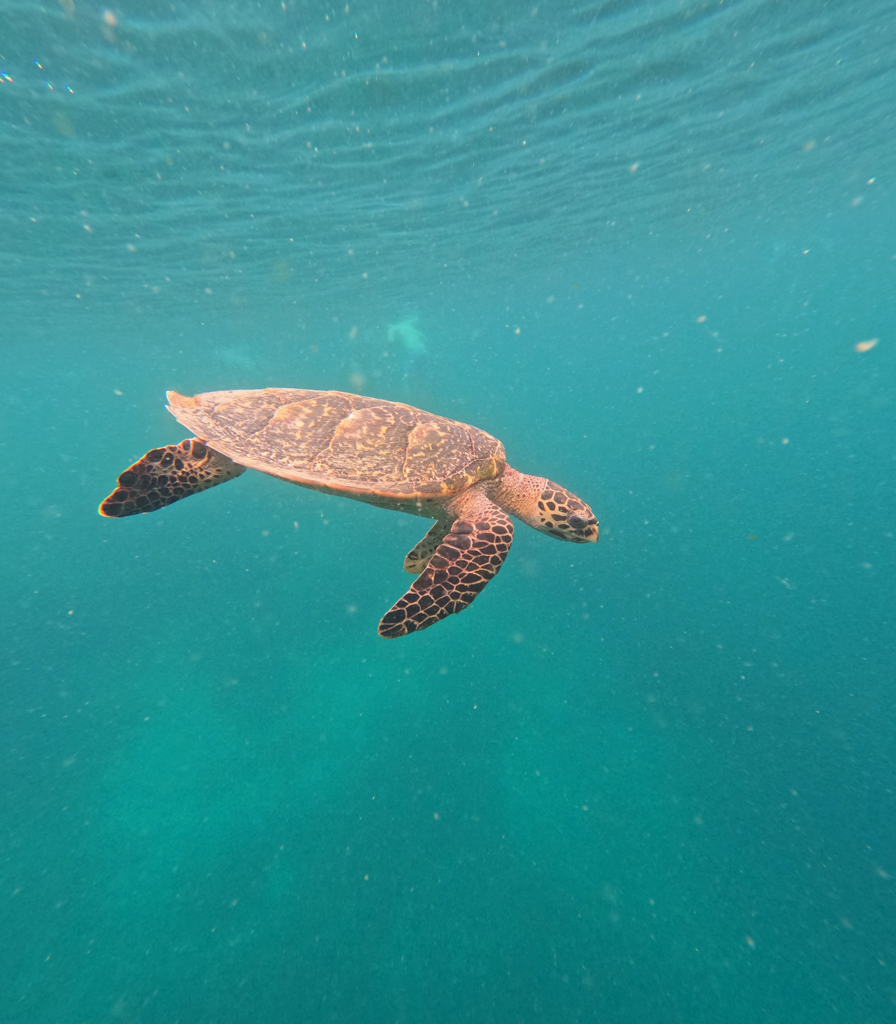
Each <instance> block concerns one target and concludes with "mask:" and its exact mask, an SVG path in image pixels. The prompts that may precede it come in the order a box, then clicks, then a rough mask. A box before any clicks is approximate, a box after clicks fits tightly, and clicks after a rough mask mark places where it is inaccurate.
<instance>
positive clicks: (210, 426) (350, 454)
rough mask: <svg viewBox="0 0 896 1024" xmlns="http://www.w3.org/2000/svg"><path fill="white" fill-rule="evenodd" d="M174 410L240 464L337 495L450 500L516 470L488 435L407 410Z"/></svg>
mask: <svg viewBox="0 0 896 1024" xmlns="http://www.w3.org/2000/svg"><path fill="white" fill-rule="evenodd" d="M169 400H170V401H171V411H172V412H173V413H174V415H175V416H176V417H177V419H178V420H179V421H180V422H181V423H182V424H183V425H184V426H186V427H189V428H190V429H191V430H193V431H194V432H195V433H197V434H199V435H200V436H201V437H203V438H205V439H206V441H207V442H208V443H209V444H210V445H212V446H213V447H214V448H215V449H217V450H218V451H221V452H223V453H225V454H226V455H228V456H229V457H230V458H231V459H233V460H234V461H235V462H239V463H240V464H241V465H245V466H249V467H251V468H253V469H260V470H262V471H263V472H266V473H271V474H273V475H275V476H282V477H284V478H285V479H290V480H293V481H295V482H297V483H301V484H304V485H306V486H309V487H318V488H320V489H322V490H328V491H331V492H332V493H336V494H339V493H345V494H355V495H360V494H364V495H369V496H371V497H377V498H381V499H383V500H384V501H388V500H397V501H406V500H409V499H410V500H413V499H414V498H420V499H423V500H425V499H434V500H441V499H443V498H445V497H448V496H451V495H454V494H457V493H459V492H460V491H462V490H464V489H465V488H466V487H469V486H470V485H471V484H473V483H476V482H477V481H479V480H486V479H491V478H493V477H496V476H498V475H500V473H502V472H503V471H504V467H505V465H506V460H505V456H504V447H503V445H502V444H501V442H500V441H498V440H496V439H495V438H494V437H492V436H491V435H489V434H487V433H486V432H485V431H483V430H479V429H478V428H477V427H471V426H468V425H466V424H464V423H459V422H457V421H456V420H451V419H447V418H445V417H442V416H434V415H433V414H431V413H428V412H424V411H423V410H421V409H415V408H413V407H412V406H409V405H403V404H402V403H400V402H387V401H383V400H381V399H376V398H366V397H364V396H361V395H351V394H348V393H346V392H341V391H305V390H295V389H288V388H266V389H265V390H263V391H218V392H208V393H206V394H199V395H196V396H194V397H193V398H184V397H183V396H180V395H174V394H173V393H172V394H169Z"/></svg>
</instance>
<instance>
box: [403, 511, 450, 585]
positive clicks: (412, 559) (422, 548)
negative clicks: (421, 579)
mask: <svg viewBox="0 0 896 1024" xmlns="http://www.w3.org/2000/svg"><path fill="white" fill-rule="evenodd" d="M450 529H451V520H450V519H439V520H438V522H437V523H436V524H435V526H433V528H432V529H431V530H430V531H429V533H427V535H426V536H425V537H424V538H423V540H421V541H420V543H419V544H417V545H415V546H414V547H413V548H412V549H411V550H410V551H409V552H408V553H407V554H406V555H405V556H404V571H405V572H412V573H413V574H414V575H415V576H419V575H420V573H421V572H423V570H424V569H425V568H426V567H427V566H428V565H429V560H430V558H432V556H433V555H434V554H435V553H436V551H437V550H438V547H439V545H440V544H441V543H442V541H443V540H444V539H445V537H446V535H447V533H448V531H449V530H450Z"/></svg>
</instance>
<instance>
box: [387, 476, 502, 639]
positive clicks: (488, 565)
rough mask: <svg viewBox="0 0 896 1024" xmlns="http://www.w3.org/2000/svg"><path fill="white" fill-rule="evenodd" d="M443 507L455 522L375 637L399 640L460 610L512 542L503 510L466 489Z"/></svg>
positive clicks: (469, 602) (477, 591) (394, 606)
mask: <svg viewBox="0 0 896 1024" xmlns="http://www.w3.org/2000/svg"><path fill="white" fill-rule="evenodd" d="M446 507H447V509H448V510H449V511H450V512H452V513H454V514H455V515H458V518H457V519H455V520H454V522H453V523H452V524H451V529H450V531H449V532H448V533H447V534H446V535H445V539H444V540H443V541H442V542H441V544H439V546H438V548H437V549H436V551H435V554H433V556H432V557H431V558H430V560H429V564H428V565H427V567H426V568H425V569H424V570H423V572H422V573H421V574H420V576H418V577H417V579H416V580H415V582H414V583H413V585H412V586H411V589H410V590H409V591H408V592H407V593H406V594H405V595H404V597H402V598H400V599H399V600H398V601H396V602H395V604H394V605H392V607H391V608H390V609H389V611H387V612H386V614H385V615H384V616H383V618H382V620H381V621H380V626H379V634H380V636H382V637H387V638H390V639H391V638H392V637H397V636H405V634H407V633H413V632H415V631H416V630H418V629H427V628H428V627H429V626H431V625H433V623H435V622H438V621H439V619H444V618H445V616H446V615H451V614H452V613H456V612H462V611H463V610H464V608H466V607H467V605H469V604H471V603H472V602H473V600H474V599H475V597H476V595H477V594H478V593H479V591H480V590H482V588H483V587H484V586H485V585H486V583H488V581H489V580H490V579H491V578H492V577H493V576H495V575H496V574H497V572H498V570H499V569H500V568H501V566H502V565H503V564H504V559H505V558H506V557H507V552H508V551H509V550H510V545H511V542H512V541H513V523H511V521H510V516H508V515H507V513H506V512H505V511H504V510H503V509H501V508H499V507H498V506H497V505H495V504H494V503H493V502H492V501H490V500H489V498H488V497H487V496H486V495H485V494H482V493H480V492H474V491H466V492H465V493H464V494H462V495H460V496H459V497H458V498H457V499H455V501H453V502H451V503H450V504H449V505H448V506H446ZM437 525H438V524H437ZM435 529H436V527H433V529H432V530H430V531H429V533H428V534H427V535H426V537H425V538H424V539H423V541H422V542H421V544H420V545H418V547H422V545H423V544H425V543H426V540H427V539H428V538H429V537H430V536H431V535H432V533H433V531H434V530H435ZM416 551H417V548H415V549H414V551H413V552H411V554H412V555H413V554H414V553H415V552H416ZM408 557H409V558H410V555H409V556H408ZM405 567H407V561H406V562H405Z"/></svg>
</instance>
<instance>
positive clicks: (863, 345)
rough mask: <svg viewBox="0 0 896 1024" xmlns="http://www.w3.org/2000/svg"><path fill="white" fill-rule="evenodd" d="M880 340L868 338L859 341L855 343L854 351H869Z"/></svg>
mask: <svg viewBox="0 0 896 1024" xmlns="http://www.w3.org/2000/svg"><path fill="white" fill-rule="evenodd" d="M879 341H880V338H868V340H867V341H859V342H857V343H856V349H855V350H856V352H870V351H871V349H873V348H874V346H875V345H876V344H877V343H878V342H879Z"/></svg>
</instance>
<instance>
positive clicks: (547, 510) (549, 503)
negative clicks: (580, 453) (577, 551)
mask: <svg viewBox="0 0 896 1024" xmlns="http://www.w3.org/2000/svg"><path fill="white" fill-rule="evenodd" d="M534 518H535V520H536V521H535V522H533V521H532V520H530V521H529V523H530V525H531V526H534V527H535V529H536V530H539V531H540V532H541V533H546V534H548V536H549V537H556V538H557V539H558V540H571V541H572V542H573V543H574V544H588V543H589V542H592V543H595V542H596V541H597V538H598V533H599V530H598V523H597V519H596V518H595V515H594V513H593V512H592V511H591V509H590V508H589V506H588V505H586V504H585V502H584V501H582V499H581V498H577V497H576V496H575V495H574V494H573V493H572V491H568V490H567V489H566V488H565V487H561V486H560V485H559V484H555V483H554V482H553V481H552V480H545V481H544V487H543V488H542V491H541V494H540V495H539V496H538V500H537V501H536V502H535V516H534Z"/></svg>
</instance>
